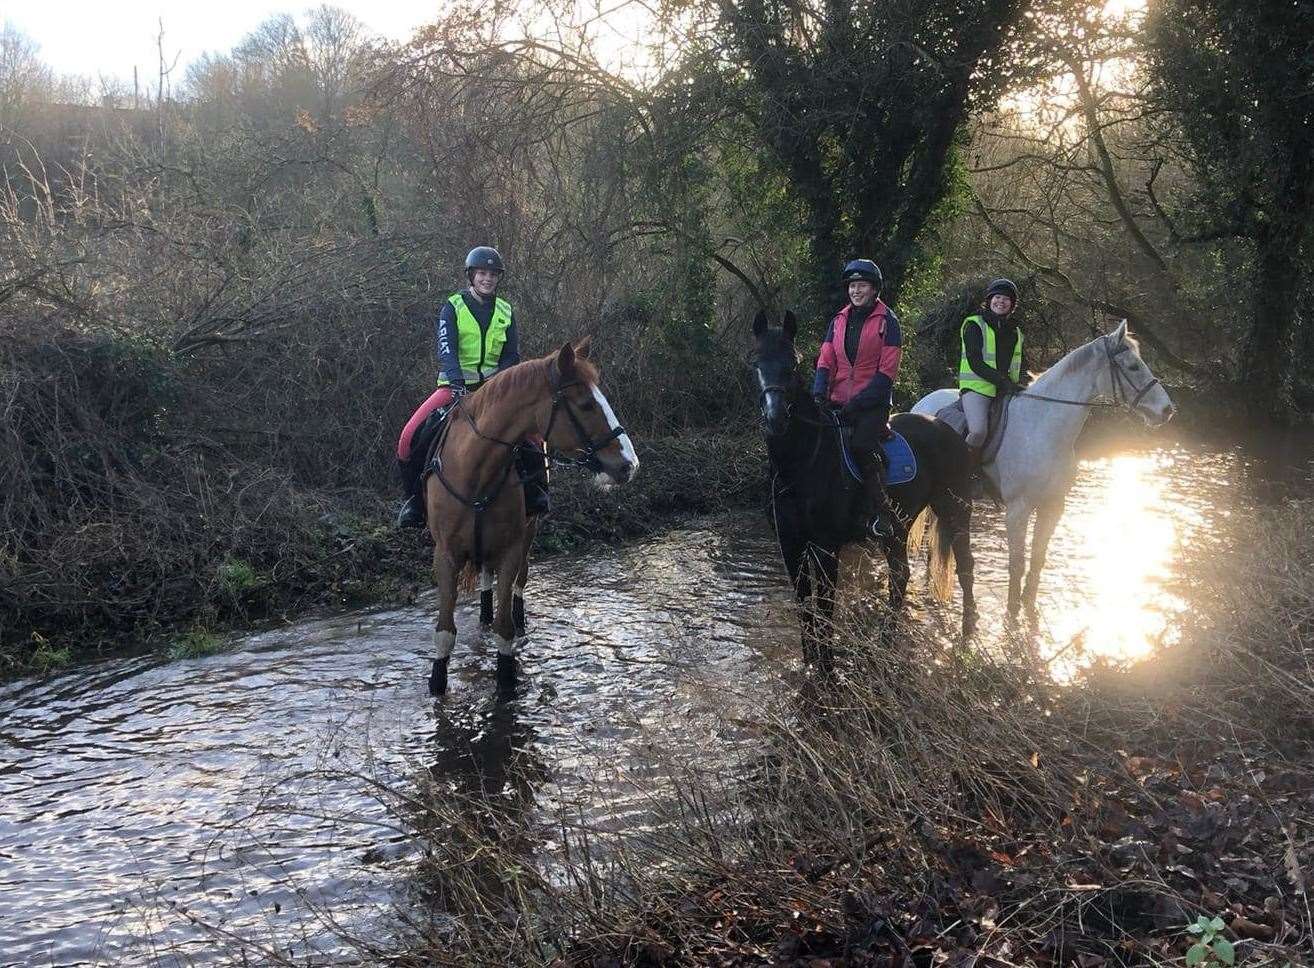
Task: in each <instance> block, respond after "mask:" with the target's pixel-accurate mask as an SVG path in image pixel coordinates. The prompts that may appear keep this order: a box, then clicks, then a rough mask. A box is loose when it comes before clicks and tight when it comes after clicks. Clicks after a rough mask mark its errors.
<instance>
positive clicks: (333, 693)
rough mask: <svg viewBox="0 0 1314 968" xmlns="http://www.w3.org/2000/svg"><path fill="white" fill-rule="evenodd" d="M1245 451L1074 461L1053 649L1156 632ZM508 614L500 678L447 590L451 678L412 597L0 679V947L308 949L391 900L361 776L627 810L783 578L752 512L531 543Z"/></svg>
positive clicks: (1054, 564)
mask: <svg viewBox="0 0 1314 968" xmlns="http://www.w3.org/2000/svg"><path fill="white" fill-rule="evenodd" d="M1265 466H1267V465H1265ZM1295 467H1296V470H1295V471H1292V472H1291V473H1294V474H1295V475H1296V479H1297V480H1303V479H1305V476H1306V475H1307V474H1308V465H1307V464H1305V465H1303V470H1302V469H1301V468H1302V465H1301V462H1300V461H1296V462H1295ZM1283 473H1286V472H1283ZM1266 474H1267V472H1266V471H1264V469H1263V467H1261V466H1260V462H1259V461H1258V460H1257V459H1256V458H1254V457H1252V456H1249V455H1247V454H1244V453H1240V452H1227V453H1219V452H1216V451H1210V450H1207V449H1204V448H1198V447H1197V448H1192V447H1187V446H1183V445H1168V446H1160V447H1158V448H1156V449H1149V450H1131V451H1121V452H1117V453H1100V454H1098V455H1097V456H1095V457H1093V458H1092V459H1090V460H1087V461H1086V462H1085V463H1084V464H1083V467H1082V474H1081V477H1080V480H1079V481H1078V483H1077V486H1076V487H1075V489H1074V491H1073V495H1072V498H1071V500H1070V502H1069V510H1068V513H1067V515H1066V516H1065V518H1064V520H1063V522H1062V524H1061V525H1060V529H1059V531H1058V533H1057V535H1056V537H1055V540H1054V545H1053V552H1052V555H1051V559H1050V564H1049V568H1048V570H1047V576H1046V579H1045V581H1044V583H1043V585H1042V596H1043V608H1042V615H1043V621H1042V623H1041V628H1040V634H1039V638H1038V644H1039V648H1040V650H1041V652H1042V653H1043V654H1044V655H1045V657H1047V658H1049V659H1051V660H1053V668H1054V670H1055V674H1056V675H1058V676H1059V677H1062V676H1064V675H1066V674H1068V673H1069V672H1071V671H1072V670H1073V669H1075V668H1077V667H1079V666H1080V665H1081V664H1082V663H1085V662H1089V661H1091V660H1092V659H1093V658H1096V657H1101V656H1103V657H1108V658H1111V659H1115V660H1116V659H1119V658H1128V657H1135V656H1136V655H1139V654H1143V653H1144V652H1145V651H1147V650H1149V649H1152V648H1154V647H1155V644H1156V643H1157V642H1160V641H1165V640H1167V638H1166V637H1169V636H1171V635H1172V634H1173V627H1174V623H1173V617H1174V615H1175V614H1176V612H1177V611H1178V610H1180V609H1181V608H1182V607H1184V606H1183V602H1184V598H1183V597H1181V596H1180V595H1178V593H1177V590H1175V588H1176V585H1177V583H1179V582H1181V581H1183V580H1188V579H1189V571H1190V562H1189V560H1186V557H1185V556H1184V555H1182V554H1181V553H1180V552H1181V549H1182V548H1183V546H1184V545H1187V544H1189V545H1190V546H1191V547H1193V548H1196V549H1199V548H1206V549H1208V548H1211V547H1212V548H1216V549H1217V550H1218V551H1219V552H1220V553H1221V552H1225V551H1226V548H1227V546H1228V542H1229V541H1231V540H1233V539H1234V537H1235V535H1236V533H1237V532H1236V530H1235V521H1236V519H1237V517H1238V515H1239V513H1240V512H1243V511H1244V510H1245V509H1246V508H1247V507H1250V506H1252V505H1253V503H1254V502H1262V501H1265V500H1269V499H1271V495H1272V494H1275V493H1277V490H1275V489H1276V488H1278V484H1277V483H1274V484H1272V485H1271V486H1270V484H1269V483H1268V482H1267V478H1266ZM1268 476H1270V477H1276V478H1279V479H1290V477H1289V475H1288V477H1287V478H1283V475H1282V474H1276V475H1268ZM975 546H976V549H977V556H978V572H977V581H978V589H979V595H980V601H981V606H982V612H983V616H984V617H986V618H987V619H990V620H993V621H996V622H997V620H998V617H999V616H1000V614H1001V613H1002V602H1003V594H1004V589H1005V577H1006V567H1007V558H1006V554H1005V553H1004V549H1003V538H1002V520H1001V516H1000V515H999V514H998V513H996V512H992V511H990V510H988V509H986V508H982V509H981V512H980V514H979V520H978V536H977V538H976V540H975ZM1113 606H1116V607H1113ZM928 611H933V610H928ZM529 612H530V615H529V619H530V623H531V627H530V636H529V640H528V642H527V644H526V645H525V646H524V648H523V650H522V656H523V663H522V681H521V683H520V685H519V687H518V689H517V691H516V693H515V695H514V696H513V697H511V698H509V699H508V700H506V701H499V700H498V697H497V696H496V692H495V690H494V687H493V665H494V652H493V651H492V650H491V649H489V648H488V646H487V645H486V644H485V643H484V642H483V641H482V640H481V638H480V637H479V635H478V632H477V630H476V629H475V612H474V611H473V609H472V608H471V607H470V606H469V605H468V604H467V605H465V606H463V607H462V609H461V610H460V612H459V614H458V624H459V625H460V627H461V634H460V638H459V641H458V644H457V648H456V652H455V653H454V655H453V660H452V662H453V664H452V682H451V691H450V692H449V694H448V695H447V696H446V697H445V698H444V699H442V700H439V701H433V700H431V699H430V698H429V697H428V695H427V691H426V677H427V674H428V658H429V656H428V643H429V639H430V634H429V633H430V627H431V624H430V623H431V621H432V617H431V603H429V602H422V603H421V605H420V606H419V607H416V608H412V609H404V610H397V611H387V612H378V613H373V614H361V615H348V616H339V617H335V618H331V619H326V620H321V621H315V622H306V623H303V624H300V625H296V626H291V627H289V628H287V629H283V630H279V631H275V632H268V633H264V634H261V635H257V636H253V637H251V638H249V639H247V640H245V641H243V642H242V643H240V646H239V648H238V649H237V650H235V651H232V652H229V653H227V654H223V655H218V656H212V657H209V658H205V659H198V660H192V661H180V662H174V663H163V662H160V661H159V660H157V659H153V658H133V659H123V660H116V661H111V662H105V663H101V664H99V665H95V666H91V667H87V668H84V669H80V670H77V671H75V672H72V673H69V674H67V675H62V676H59V677H55V678H52V679H47V680H42V681H26V682H18V683H12V684H10V685H7V686H5V687H2V688H0V964H10V963H12V964H74V963H88V962H95V961H96V960H97V959H99V960H100V961H101V962H111V963H133V962H149V961H151V960H154V959H160V960H166V961H168V960H187V961H191V962H196V963H205V962H213V961H222V960H223V958H222V957H221V955H222V953H223V951H224V950H225V948H228V949H229V950H231V946H229V945H226V944H220V943H218V942H217V940H216V937H217V936H216V934H215V933H214V932H215V931H216V930H220V931H225V932H232V934H233V935H235V936H237V937H240V938H243V939H249V940H250V941H251V943H252V944H254V945H256V946H257V947H256V948H254V949H253V950H255V951H256V952H257V953H258V951H259V950H260V949H259V945H276V946H278V947H279V948H280V950H284V951H291V952H292V953H293V954H294V955H297V956H308V955H310V954H312V953H314V952H317V951H318V952H323V953H328V952H332V951H334V950H335V948H336V946H337V945H338V944H339V943H340V942H339V941H338V938H339V937H340V935H341V934H342V933H343V932H344V930H346V931H352V932H355V931H359V932H363V933H366V934H368V933H369V931H370V926H371V925H375V924H380V925H386V924H387V923H389V922H388V919H389V917H390V915H391V906H392V905H393V904H401V903H405V901H404V900H403V899H402V898H401V897H400V895H401V894H404V893H405V885H406V883H407V881H408V876H409V874H410V873H411V872H412V871H413V870H414V867H415V858H414V856H412V851H413V847H412V845H411V843H410V841H409V839H408V836H407V833H406V829H405V827H406V825H405V824H404V823H403V822H402V821H401V820H399V819H398V816H397V812H396V802H395V798H393V797H391V796H390V795H389V796H384V795H381V794H380V790H382V789H391V790H403V791H405V790H413V789H415V788H416V786H417V782H418V781H419V780H420V779H422V778H426V779H427V780H428V781H431V785H432V787H433V788H434V789H436V790H438V791H442V790H447V791H449V792H450V793H451V794H452V795H453V796H459V797H464V798H470V799H478V800H482V801H484V802H487V803H496V804H499V805H500V809H501V810H502V811H503V813H504V814H506V813H509V814H511V815H513V816H515V817H517V818H519V820H518V822H520V823H522V825H523V826H524V828H525V830H526V836H530V837H534V836H538V838H539V841H538V842H540V843H542V844H544V845H545V849H548V845H550V843H551V841H552V834H551V832H550V829H549V828H550V818H551V817H552V816H554V815H556V814H557V813H558V812H559V811H562V810H567V811H569V812H570V813H571V814H572V815H573V816H576V817H577V818H578V819H579V821H580V822H581V823H583V824H588V825H592V826H593V827H595V828H596V829H599V830H612V831H616V830H635V829H642V828H644V826H645V825H648V824H651V823H653V822H655V821H654V811H653V804H654V801H655V799H659V798H660V796H661V791H662V789H663V787H662V784H663V782H664V774H663V770H662V757H661V755H660V754H661V750H662V748H669V747H671V746H672V745H677V746H682V747H686V748H689V749H700V750H701V749H704V748H705V749H708V750H719V751H720V753H719V755H720V756H721V757H723V762H724V763H726V764H731V763H734V762H736V752H737V751H741V752H742V751H743V750H745V749H747V748H751V744H752V743H753V742H754V741H755V733H754V731H753V730H752V729H751V727H750V726H745V725H741V724H751V723H752V722H754V721H755V718H756V717H760V714H761V709H762V707H763V704H764V703H765V702H767V701H769V700H770V698H771V697H772V696H774V695H777V694H780V693H781V692H782V690H781V689H780V688H779V686H780V679H779V677H780V675H782V674H784V673H786V672H787V670H790V669H792V668H794V667H795V665H796V663H797V648H796V636H797V632H796V626H795V623H794V618H793V614H792V595H791V593H790V591H789V590H788V589H787V587H786V586H785V583H784V580H783V577H782V575H781V574H780V568H779V564H778V559H777V554H776V550H775V545H774V541H773V539H772V536H771V535H770V533H769V532H768V531H767V529H766V525H765V522H764V521H763V520H762V519H761V517H760V516H757V515H737V516H729V517H725V518H720V519H716V520H712V521H708V522H703V523H702V524H701V525H695V526H691V527H687V528H685V529H683V530H679V531H675V532H672V533H670V534H668V535H666V536H663V537H661V538H658V539H655V540H651V541H646V542H643V543H638V544H634V545H630V546H626V547H623V548H619V549H607V550H602V551H596V550H595V551H592V552H590V556H589V557H587V558H583V557H580V558H559V559H554V560H552V561H550V562H547V563H544V564H541V565H539V566H538V567H537V568H536V570H535V571H534V572H533V573H532V574H531V584H530V594H529ZM924 617H925V613H924ZM991 635H993V636H994V637H995V638H996V639H997V640H998V639H999V638H1000V636H999V628H998V626H997V625H996V626H995V628H994V629H993V631H990V630H989V629H988V632H987V639H989V638H990V636H991ZM1004 641H1007V640H1004ZM987 647H991V646H989V645H987ZM785 691H788V690H785ZM700 755H701V754H700ZM708 756H710V757H711V758H712V760H713V761H715V758H716V755H715V754H712V753H709V754H708ZM712 765H713V766H715V762H713V763H712ZM536 827H537V828H539V829H537V830H535V828H536ZM197 922H202V924H201V925H198V923H197Z"/></svg>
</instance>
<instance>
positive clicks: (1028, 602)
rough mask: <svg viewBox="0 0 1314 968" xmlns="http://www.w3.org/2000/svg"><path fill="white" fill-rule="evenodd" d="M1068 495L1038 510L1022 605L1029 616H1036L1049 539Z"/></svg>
mask: <svg viewBox="0 0 1314 968" xmlns="http://www.w3.org/2000/svg"><path fill="white" fill-rule="evenodd" d="M1066 502H1067V494H1065V493H1060V494H1059V495H1058V496H1057V497H1052V498H1050V499H1048V500H1046V501H1045V503H1043V504H1041V505H1040V506H1039V507H1038V508H1036V530H1035V534H1034V535H1032V538H1031V566H1030V567H1029V568H1028V569H1027V581H1026V585H1025V586H1024V587H1023V589H1022V604H1023V605H1025V606H1026V610H1027V614H1028V615H1032V616H1034V615H1035V614H1036V593H1037V592H1038V591H1039V590H1040V572H1041V569H1043V568H1044V567H1045V556H1046V555H1047V554H1048V553H1049V539H1050V538H1052V537H1053V536H1054V529H1055V528H1056V527H1057V526H1058V522H1059V518H1061V517H1062V516H1063V508H1064V506H1065V504H1066Z"/></svg>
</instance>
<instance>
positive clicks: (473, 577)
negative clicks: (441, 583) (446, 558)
mask: <svg viewBox="0 0 1314 968" xmlns="http://www.w3.org/2000/svg"><path fill="white" fill-rule="evenodd" d="M478 585H479V568H478V567H476V565H475V563H474V562H473V561H467V562H466V563H465V567H464V568H462V569H461V573H460V574H459V575H457V576H456V591H457V593H458V594H460V595H469V594H470V593H471V592H472V591H474V590H475V588H476V587H478Z"/></svg>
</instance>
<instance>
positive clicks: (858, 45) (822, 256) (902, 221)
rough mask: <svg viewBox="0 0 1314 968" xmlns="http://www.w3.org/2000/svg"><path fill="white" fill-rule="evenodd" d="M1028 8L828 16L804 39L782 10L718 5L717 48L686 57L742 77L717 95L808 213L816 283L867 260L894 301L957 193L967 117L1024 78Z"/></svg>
mask: <svg viewBox="0 0 1314 968" xmlns="http://www.w3.org/2000/svg"><path fill="white" fill-rule="evenodd" d="M1035 6H1036V4H1034V3H1031V2H1026V0H1024V2H1019V3H1010V4H1000V3H995V2H991V0H968V2H963V0H934V2H929V3H923V4H917V5H908V4H905V3H898V2H881V3H858V2H846V3H834V4H827V5H824V6H821V7H819V8H816V9H815V10H813V11H811V12H810V22H809V24H808V27H807V28H806V29H800V28H799V26H798V18H797V12H796V10H795V8H794V7H793V6H792V5H791V4H790V3H788V2H787V0H753V2H748V3H739V4H724V5H721V6H719V7H718V8H716V9H717V10H718V11H719V17H720V20H721V26H722V28H723V29H722V31H720V32H719V33H718V34H717V36H718V37H720V38H723V41H722V46H721V48H720V49H718V50H717V51H714V52H709V51H703V50H699V51H694V52H691V55H690V56H693V57H697V58H702V59H704V60H705V61H707V62H708V63H718V64H719V63H723V62H724V61H725V60H727V59H728V60H729V61H730V62H732V63H733V64H735V66H736V67H737V68H738V71H739V73H738V74H736V75H733V78H732V79H731V80H730V81H729V83H731V84H732V85H734V86H735V88H736V89H735V90H734V91H733V92H727V93H728V94H732V96H733V99H734V100H735V101H742V102H744V103H745V105H746V111H745V114H746V116H747V117H748V118H750V119H751V122H752V125H753V128H754V134H755V136H756V138H757V139H758V140H759V141H760V142H761V143H762V144H763V145H764V146H765V147H766V148H767V150H768V151H769V152H770V157H771V158H772V160H773V162H774V164H775V166H776V169H777V171H778V172H779V173H780V175H781V176H782V177H784V178H786V179H787V180H788V182H789V184H790V186H791V189H792V190H793V192H794V193H795V194H796V195H797V197H798V198H799V199H800V200H801V201H802V203H803V204H804V206H805V207H806V210H807V223H808V234H809V236H810V241H811V245H812V259H813V262H812V266H811V269H812V271H813V273H815V275H816V276H817V277H818V278H826V277H827V276H828V275H829V274H832V273H833V272H834V271H835V267H836V266H837V265H840V264H842V262H843V260H844V259H845V258H846V257H853V256H855V255H859V254H860V255H864V256H868V257H871V258H874V259H875V260H876V261H877V262H878V263H879V264H880V265H881V266H882V268H883V269H885V271H886V276H887V279H888V280H889V284H888V292H889V293H890V295H891V296H892V297H894V298H895V299H896V300H897V299H898V298H899V293H900V287H901V285H902V281H903V277H904V274H905V271H906V269H907V267H908V265H909V264H910V263H912V262H914V261H916V259H917V257H918V249H917V242H918V240H919V238H920V237H921V235H922V233H923V230H924V229H925V228H926V226H927V224H928V222H929V221H931V220H932V219H933V218H934V217H935V213H936V211H937V208H938V207H939V206H940V205H941V204H942V202H943V201H944V200H945V199H946V198H947V197H953V196H954V195H955V193H956V187H955V179H954V176H953V173H952V169H953V149H954V145H955V143H956V140H957V139H958V138H959V136H960V134H961V131H962V128H963V125H964V124H965V122H966V121H967V119H968V113H969V108H970V107H980V106H984V105H987V104H989V103H991V102H992V101H993V100H994V98H996V97H997V96H998V95H999V94H1000V93H1001V92H1002V91H1003V90H1004V89H1005V88H1006V86H1007V85H1008V84H1009V83H1010V82H1012V81H1015V80H1016V79H1017V78H1018V76H1019V72H1020V71H1025V70H1026V69H1027V67H1028V64H1027V61H1026V59H1025V58H1018V57H1013V56H1010V55H1011V54H1013V53H1015V51H1014V46H1015V44H1016V41H1017V40H1018V38H1019V37H1020V36H1021V35H1022V34H1024V33H1025V31H1026V29H1027V25H1028V24H1029V22H1030V21H1029V20H1028V18H1027V15H1028V13H1029V12H1031V10H1032V9H1033V7H1035ZM946 211H947V210H946Z"/></svg>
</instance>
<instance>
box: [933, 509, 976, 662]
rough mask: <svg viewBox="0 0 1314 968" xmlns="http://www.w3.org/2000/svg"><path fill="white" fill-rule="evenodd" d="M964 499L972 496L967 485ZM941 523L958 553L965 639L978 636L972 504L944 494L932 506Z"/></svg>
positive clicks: (955, 563)
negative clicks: (975, 634) (968, 494)
mask: <svg viewBox="0 0 1314 968" xmlns="http://www.w3.org/2000/svg"><path fill="white" fill-rule="evenodd" d="M962 486H963V488H964V489H963V491H962V492H961V493H962V494H963V495H966V494H967V493H968V491H967V487H968V485H967V484H966V483H964V484H963V485H962ZM931 509H932V510H933V511H935V517H936V520H937V522H944V525H945V527H946V528H947V529H948V531H949V534H950V535H951V537H950V539H949V544H950V547H951V548H952V549H953V552H954V570H955V571H956V572H957V573H958V587H959V588H960V589H961V590H962V592H963V639H964V640H967V639H969V638H971V637H972V635H973V633H975V632H976V618H977V616H976V583H975V572H976V560H975V559H974V558H973V557H972V501H971V499H970V498H968V497H966V496H961V497H960V496H959V494H956V493H954V492H953V491H950V490H945V491H941V492H940V493H939V494H938V495H936V497H935V499H934V500H932V502H931Z"/></svg>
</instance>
